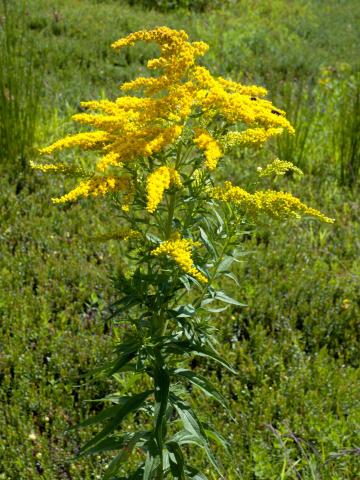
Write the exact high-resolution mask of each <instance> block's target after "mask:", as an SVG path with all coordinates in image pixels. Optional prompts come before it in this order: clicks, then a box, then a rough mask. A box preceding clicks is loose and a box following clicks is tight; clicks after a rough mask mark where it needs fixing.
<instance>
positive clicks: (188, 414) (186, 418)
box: [170, 394, 221, 475]
mask: <svg viewBox="0 0 360 480" xmlns="http://www.w3.org/2000/svg"><path fill="white" fill-rule="evenodd" d="M170 398H171V402H172V404H173V405H174V407H175V408H176V411H177V412H178V414H179V416H180V418H181V420H182V422H183V425H184V428H185V430H188V431H189V432H191V433H192V434H193V435H194V436H195V437H197V438H198V442H199V445H200V446H201V447H202V448H203V449H204V450H205V452H206V454H207V456H208V458H209V460H210V462H211V463H212V465H213V466H214V467H215V469H216V470H217V472H218V473H219V474H220V475H221V471H220V468H219V465H218V463H217V461H216V459H215V457H214V455H213V453H212V452H211V449H210V446H209V443H208V440H207V437H206V432H205V430H204V428H203V426H202V424H201V422H200V420H199V419H198V418H197V416H196V414H195V412H194V411H193V410H192V409H191V408H190V407H189V406H188V405H186V404H185V403H184V402H183V401H182V400H181V399H180V398H179V397H177V396H176V395H174V394H171V397H170Z"/></svg>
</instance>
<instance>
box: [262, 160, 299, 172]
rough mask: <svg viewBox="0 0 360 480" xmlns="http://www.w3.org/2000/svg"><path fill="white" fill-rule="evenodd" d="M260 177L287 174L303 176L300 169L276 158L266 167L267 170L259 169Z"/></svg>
mask: <svg viewBox="0 0 360 480" xmlns="http://www.w3.org/2000/svg"><path fill="white" fill-rule="evenodd" d="M257 170H258V172H259V177H268V176H270V175H285V173H286V172H290V171H291V172H294V173H296V174H298V175H303V172H302V171H301V170H300V168H298V167H296V166H295V165H294V164H293V163H291V162H286V161H285V160H280V159H279V158H276V159H275V160H274V161H273V162H272V163H269V165H266V167H265V168H261V167H258V169H257Z"/></svg>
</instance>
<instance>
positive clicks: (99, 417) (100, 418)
mask: <svg viewBox="0 0 360 480" xmlns="http://www.w3.org/2000/svg"><path fill="white" fill-rule="evenodd" d="M118 410H119V405H113V406H112V407H109V408H105V410H102V411H101V412H100V413H97V414H96V415H95V416H93V417H90V418H88V419H87V420H84V421H83V422H81V423H80V425H78V427H79V428H82V427H88V426H89V425H95V424H97V423H104V422H106V421H107V420H109V419H110V418H113V417H115V415H116V414H117V412H118Z"/></svg>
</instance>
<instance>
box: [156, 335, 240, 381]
mask: <svg viewBox="0 0 360 480" xmlns="http://www.w3.org/2000/svg"><path fill="white" fill-rule="evenodd" d="M163 349H164V351H166V352H167V353H175V354H178V355H181V354H185V353H192V354H195V355H199V356H200V357H205V358H210V359H211V360H214V361H215V362H217V363H219V364H220V365H222V366H223V367H225V368H226V369H227V370H229V372H231V373H233V374H237V372H236V370H234V368H233V367H232V366H231V365H230V364H229V363H228V362H227V361H226V360H224V359H223V358H221V357H220V355H219V354H218V353H217V352H216V350H214V349H213V348H212V347H209V346H205V345H201V344H199V343H197V342H194V341H191V340H179V341H173V342H170V343H168V344H166V345H165V346H164V347H163Z"/></svg>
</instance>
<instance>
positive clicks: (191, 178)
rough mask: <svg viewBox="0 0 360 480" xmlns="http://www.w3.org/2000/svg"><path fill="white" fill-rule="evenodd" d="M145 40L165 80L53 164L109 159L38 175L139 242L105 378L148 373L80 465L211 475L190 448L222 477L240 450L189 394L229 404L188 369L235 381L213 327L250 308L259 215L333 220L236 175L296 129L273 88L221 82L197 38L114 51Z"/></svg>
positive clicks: (91, 104) (280, 167) (135, 85)
mask: <svg viewBox="0 0 360 480" xmlns="http://www.w3.org/2000/svg"><path fill="white" fill-rule="evenodd" d="M138 41H145V42H156V43H157V44H158V46H159V48H160V56H159V58H155V59H152V60H149V61H148V64H147V67H148V69H149V70H151V71H153V70H157V71H159V72H160V73H159V75H157V76H156V75H152V76H151V75H149V76H147V77H139V78H137V79H135V80H133V81H131V82H128V83H124V84H123V85H122V87H121V89H122V92H123V95H121V96H120V97H119V98H117V99H116V100H115V101H110V100H97V101H88V102H84V103H82V107H83V109H84V110H85V111H84V112H82V113H78V114H76V115H74V117H73V118H74V120H75V121H76V122H79V123H80V124H84V125H87V126H90V127H92V129H91V130H87V131H82V132H80V133H78V134H75V135H72V136H68V137H66V138H64V139H62V140H59V141H57V142H55V143H53V144H52V145H50V146H49V147H46V148H43V149H42V153H43V154H44V155H52V154H55V153H56V152H57V151H59V150H64V149H67V148H73V147H76V148H78V149H81V150H90V151H97V152H99V153H100V155H99V156H95V155H93V154H91V155H89V158H88V161H82V162H81V163H80V162H78V163H76V160H74V161H73V163H65V162H55V163H48V164H45V163H44V164H33V167H34V168H37V169H39V170H41V171H44V172H51V173H54V172H58V173H60V174H65V175H66V174H67V175H70V176H77V177H79V178H80V183H79V184H78V185H77V186H76V187H75V188H74V189H73V190H71V191H70V192H68V193H65V194H64V195H62V196H60V197H59V198H55V199H53V201H54V203H57V204H59V203H60V204H63V203H65V202H70V201H75V200H78V199H80V198H82V197H98V198H101V199H102V198H103V199H104V200H105V199H108V200H109V202H111V203H112V205H113V207H114V215H117V217H118V219H119V230H118V231H117V232H110V233H109V234H108V235H107V234H104V235H103V238H104V239H107V238H115V239H118V240H120V241H124V242H127V243H126V245H127V247H126V250H127V251H128V253H129V262H128V271H126V272H124V274H123V275H122V276H121V278H118V279H117V281H116V287H117V289H118V290H119V292H118V297H117V300H116V302H115V304H114V305H113V319H114V324H115V325H118V326H119V327H120V325H121V326H122V327H120V328H123V325H124V322H126V323H127V324H128V328H127V329H125V330H123V331H122V332H121V340H122V341H121V343H119V344H118V345H116V347H115V351H114V359H113V362H112V363H111V364H108V365H105V366H104V367H103V369H102V372H103V374H105V375H107V376H109V377H110V376H114V377H115V379H116V378H118V376H119V374H120V373H121V374H123V375H125V374H128V375H133V376H134V375H135V376H137V378H138V382H137V383H136V384H137V385H138V387H139V391H137V392H133V393H132V394H131V395H126V396H123V395H122V394H121V393H112V394H110V395H109V396H108V397H106V398H105V403H107V404H109V405H108V406H107V408H105V409H104V410H103V411H101V412H100V413H98V414H97V416H95V417H94V418H90V419H89V420H87V421H85V423H84V424H83V426H86V425H96V424H100V425H102V427H101V429H100V430H99V432H98V433H97V434H96V435H95V436H94V437H93V438H91V440H89V441H88V442H87V443H86V445H84V446H83V447H82V450H81V453H80V455H86V454H101V453H103V452H109V451H115V452H116V453H115V456H114V458H113V460H112V461H111V462H110V464H109V465H108V468H107V469H106V473H105V475H104V477H103V478H104V479H115V478H116V479H124V478H127V479H158V480H160V479H165V478H175V479H187V478H192V479H198V480H200V479H204V478H206V476H205V475H204V473H201V472H200V470H198V467H196V466H194V465H193V464H189V463H188V462H187V461H186V458H185V455H184V453H185V452H187V451H188V447H187V446H188V445H190V447H191V448H195V447H199V448H200V449H202V450H203V451H204V452H205V454H206V456H207V457H208V460H209V464H210V465H211V466H212V467H213V468H214V469H215V470H216V471H217V474H216V475H218V476H221V475H222V474H223V473H224V472H222V471H221V468H220V467H219V465H218V462H217V460H216V458H215V457H214V455H213V453H212V450H211V443H213V442H215V443H216V444H218V445H222V446H223V447H224V448H225V449H227V448H228V442H227V440H226V439H224V438H223V437H222V436H221V435H220V434H219V433H218V432H216V431H215V430H214V429H213V427H212V426H211V424H210V422H209V420H210V419H209V418H206V414H205V415H204V414H198V413H195V411H194V409H193V406H192V403H191V402H190V401H189V396H190V395H191V393H189V392H190V391H192V390H191V389H192V387H194V392H195V391H196V389H199V390H200V391H202V392H203V393H204V394H205V395H207V396H209V398H211V399H212V401H215V402H218V403H219V404H220V405H221V406H222V407H224V408H225V409H227V410H229V407H228V402H227V400H226V398H224V396H223V395H222V394H221V393H220V392H219V391H218V390H217V389H216V388H215V387H214V385H212V383H211V382H210V381H209V379H207V378H205V377H204V376H201V375H199V374H197V373H196V372H195V371H194V370H193V369H189V368H188V363H189V360H190V359H191V358H192V357H193V356H200V357H205V358H207V359H209V360H211V361H214V362H217V363H218V364H219V365H220V366H222V367H224V368H226V369H228V370H229V371H231V372H233V373H234V374H235V373H236V372H235V371H234V370H233V368H232V367H231V365H229V364H228V363H227V361H226V360H225V359H224V358H222V357H221V356H220V355H219V354H218V353H217V351H216V331H215V329H214V328H213V327H212V325H211V322H210V320H209V318H210V316H211V314H216V313H218V312H221V311H223V310H224V309H225V308H227V307H228V306H231V305H238V306H241V303H239V299H234V298H232V297H230V296H229V295H228V294H226V293H225V292H224V290H223V288H224V286H225V285H226V283H227V282H235V284H237V285H238V284H239V280H238V278H237V277H236V275H235V273H234V271H233V270H232V266H233V264H234V263H236V262H237V261H238V258H239V257H240V256H241V255H243V254H244V251H243V248H242V237H243V235H244V234H245V232H246V231H247V230H248V228H249V225H252V224H254V223H255V222H256V221H257V219H258V218H260V217H261V218H262V219H263V218H266V217H273V218H276V219H280V220H283V219H286V218H289V217H290V218H292V217H295V218H299V217H300V216H302V215H307V216H312V217H315V218H317V219H319V220H322V221H325V222H329V223H331V222H332V220H331V219H330V218H328V217H326V216H325V215H323V214H322V213H320V212H319V211H317V210H315V209H313V208H310V207H308V206H306V205H305V204H303V203H302V202H301V201H300V200H299V199H298V198H296V197H294V196H292V195H291V194H290V193H285V192H281V191H276V190H266V189H265V190H255V189H254V185H253V186H252V187H251V188H249V187H248V188H247V189H245V188H243V187H244V186H238V185H235V184H234V183H233V182H231V181H230V180H229V179H226V170H225V169H224V166H225V165H226V162H227V161H229V160H230V159H231V151H232V149H233V148H239V146H240V147H241V146H243V145H261V144H263V143H264V142H266V140H268V139H269V138H271V137H274V136H277V135H281V133H282V132H283V131H284V130H287V131H288V132H289V133H291V134H293V133H294V130H293V128H292V126H291V125H290V123H289V122H288V120H287V119H286V118H285V113H284V112H283V111H281V110H279V109H277V108H276V107H274V106H273V105H272V103H271V102H270V101H269V100H266V99H264V96H265V95H266V90H265V89H264V88H262V87H257V86H246V85H242V84H239V83H236V82H233V81H231V80H226V79H224V78H221V77H218V78H215V77H213V76H212V75H211V73H210V72H209V71H208V70H207V69H206V68H204V67H203V66H200V65H199V64H198V63H197V60H198V58H199V57H201V56H203V55H204V54H205V53H206V51H207V49H208V45H206V44H205V43H203V42H190V41H189V39H188V35H187V34H186V33H185V32H184V31H176V30H172V29H170V28H167V27H160V28H156V29H154V30H148V31H146V30H145V31H139V32H136V33H132V34H130V35H128V36H127V37H126V38H122V39H120V40H118V41H116V42H114V43H113V45H112V46H113V48H115V49H116V50H122V49H124V48H126V47H130V46H132V45H133V44H134V43H135V42H138ZM95 158H96V161H94V159H95ZM254 168H256V167H254ZM288 170H292V171H295V173H298V174H301V172H300V171H299V169H297V168H296V167H294V166H293V165H292V164H291V163H289V162H285V161H281V160H279V159H277V160H275V161H274V162H273V163H272V164H270V165H268V166H266V167H265V168H263V169H260V170H259V172H260V174H259V183H260V182H261V178H262V177H263V176H268V175H284V173H286V171H288ZM239 296H240V294H239ZM240 300H241V298H240ZM145 386H146V387H145ZM189 386H191V389H190V388H189ZM142 387H144V389H143V390H142V391H141V388H142ZM134 414H136V415H137V419H138V421H137V422H136V425H138V424H139V423H140V424H141V425H142V427H141V428H140V429H139V430H134V431H131V430H129V429H126V431H125V430H122V428H121V427H122V423H123V421H124V419H125V418H126V417H128V416H130V415H134ZM229 415H230V416H231V412H230V411H229ZM235 420H236V419H235ZM132 453H136V458H138V459H139V465H138V466H137V468H136V469H135V471H133V472H132V473H130V471H129V470H130V468H126V467H124V466H123V464H124V462H125V461H126V460H127V459H128V458H129V457H130V455H131V454H132ZM121 472H126V474H125V475H126V476H125V477H124V476H122V475H124V473H121Z"/></svg>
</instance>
